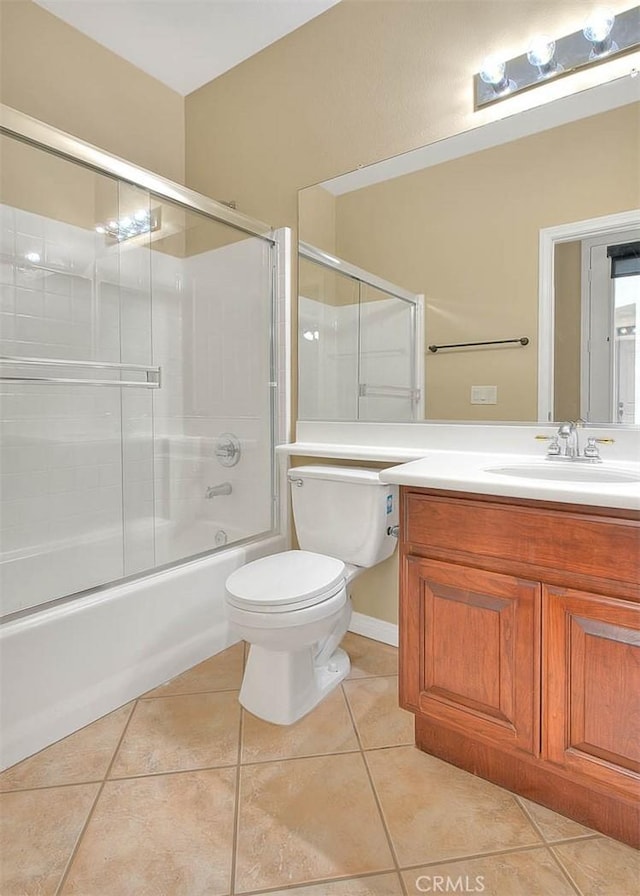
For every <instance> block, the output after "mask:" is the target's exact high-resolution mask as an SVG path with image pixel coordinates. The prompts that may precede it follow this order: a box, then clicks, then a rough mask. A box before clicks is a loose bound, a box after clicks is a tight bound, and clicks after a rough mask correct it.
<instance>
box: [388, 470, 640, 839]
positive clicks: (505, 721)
mask: <svg viewBox="0 0 640 896" xmlns="http://www.w3.org/2000/svg"><path fill="white" fill-rule="evenodd" d="M401 521H402V524H401V538H400V551H401V567H400V569H401V571H400V702H401V705H402V706H403V707H404V708H405V709H407V710H410V711H411V712H413V713H415V716H416V744H417V746H418V747H420V748H421V749H423V750H425V751H427V752H429V753H432V754H434V755H436V756H439V757H440V758H442V759H445V760H447V761H449V762H452V763H454V764H455V765H458V766H460V767H462V768H465V769H467V770H468V771H471V772H473V773H475V774H478V775H480V776H482V777H485V778H487V779H489V780H491V781H494V782H495V783H497V784H500V785H502V786H505V787H508V788H509V789H511V790H513V791H515V792H517V793H520V794H522V795H523V796H525V797H528V798H530V799H532V800H535V801H537V802H540V803H542V804H544V805H546V806H549V807H550V808H552V809H555V810H556V811H558V812H561V813H563V814H565V815H568V816H570V817H572V818H575V819H576V820H577V821H580V822H582V823H583V824H586V825H589V826H590V827H594V828H596V829H598V830H600V831H603V832H604V833H606V834H608V835H610V836H612V837H616V838H618V839H620V840H624V841H625V842H628V843H632V844H633V845H639V844H640V813H639V809H638V805H639V803H638V801H639V798H640V587H639V584H638V569H639V566H640V514H638V513H637V512H634V511H624V510H619V511H618V510H608V509H600V508H589V507H580V506H573V505H562V504H551V503H547V502H540V501H525V500H522V501H520V500H513V499H506V498H505V499H503V498H494V497H492V496H482V495H467V494H461V493H453V492H441V491H436V490H425V489H415V488H409V487H403V488H402V489H401Z"/></svg>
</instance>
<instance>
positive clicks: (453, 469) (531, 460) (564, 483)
mask: <svg viewBox="0 0 640 896" xmlns="http://www.w3.org/2000/svg"><path fill="white" fill-rule="evenodd" d="M520 465H522V466H523V467H525V469H524V470H523V475H520V474H519V470H518V468H519V466H520ZM552 465H553V466H552ZM556 465H557V466H556ZM500 467H504V468H507V469H509V470H511V472H510V473H509V474H505V473H499V472H495V470H496V468H500ZM526 467H528V468H529V470H530V471H533V472H534V473H536V472H540V474H541V476H543V477H545V478H538V477H537V476H536V475H531V474H530V473H529V472H528V471H527V469H526ZM590 467H591V465H590V464H580V467H579V466H578V463H576V462H572V461H554V460H546V459H545V458H544V456H542V457H541V456H540V455H539V454H536V455H532V454H526V455H525V454H522V455H518V454H512V453H509V454H498V453H495V452H491V453H481V452H473V451H429V452H426V453H425V454H424V456H423V457H421V458H420V459H419V460H413V461H410V462H409V463H403V464H400V465H399V466H395V467H389V468H387V469H385V470H381V471H380V480H381V481H382V482H385V483H394V484H397V485H413V486H416V487H417V488H435V489H443V490H446V491H456V492H476V493H478V494H484V495H498V496H502V497H508V498H528V499H533V500H538V501H558V502H560V503H565V504H587V505H593V506H595V507H617V508H624V509H631V510H640V463H637V462H632V461H617V460H616V461H615V463H608V462H605V463H603V464H597V465H596V464H594V465H593V468H594V471H595V472H594V475H607V472H609V471H611V473H612V475H615V473H616V472H617V471H619V472H620V473H621V474H622V475H627V476H629V479H628V480H625V481H623V482H602V481H600V482H592V481H574V480H571V481H569V480H568V479H567V480H565V479H562V478H558V479H555V478H554V479H548V478H546V475H548V474H549V472H550V471H551V475H554V476H555V475H557V476H562V473H561V470H563V469H566V470H567V476H571V475H579V473H581V471H582V470H585V476H588V475H590V473H589V468H590ZM514 468H515V475H514V472H513V471H514ZM556 470H557V473H556ZM634 475H635V476H636V477H637V480H636V481H633V479H632V477H633V476H634Z"/></svg>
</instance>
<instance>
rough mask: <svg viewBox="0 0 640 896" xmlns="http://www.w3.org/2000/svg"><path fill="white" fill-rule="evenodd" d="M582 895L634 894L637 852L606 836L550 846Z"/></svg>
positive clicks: (638, 878) (639, 888)
mask: <svg viewBox="0 0 640 896" xmlns="http://www.w3.org/2000/svg"><path fill="white" fill-rule="evenodd" d="M552 850H553V852H554V853H555V854H556V855H557V856H558V858H559V859H560V861H561V862H562V864H563V865H564V867H565V868H566V869H567V871H568V872H569V874H570V875H571V877H572V878H573V880H574V881H575V883H576V884H577V886H578V889H579V890H580V892H581V893H582V896H637V894H638V893H639V892H640V852H637V851H636V850H635V849H633V848H632V847H631V846H626V845H625V844H624V843H618V842H617V840H609V839H607V838H606V837H602V838H597V839H594V840H576V841H575V842H574V843H563V844H561V845H558V846H553V847H552Z"/></svg>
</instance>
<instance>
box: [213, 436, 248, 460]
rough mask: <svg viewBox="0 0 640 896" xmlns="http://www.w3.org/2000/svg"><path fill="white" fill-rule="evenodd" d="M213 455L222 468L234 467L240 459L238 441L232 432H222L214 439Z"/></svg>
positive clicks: (240, 450)
mask: <svg viewBox="0 0 640 896" xmlns="http://www.w3.org/2000/svg"><path fill="white" fill-rule="evenodd" d="M215 455H216V458H217V460H218V463H220V464H222V466H223V467H235V465H236V464H237V463H238V461H239V460H240V458H241V457H242V449H241V448H240V439H239V438H238V437H237V436H235V435H234V434H233V433H232V432H223V433H222V434H221V435H220V436H219V437H218V438H217V439H216V447H215Z"/></svg>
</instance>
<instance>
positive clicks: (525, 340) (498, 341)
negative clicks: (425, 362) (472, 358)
mask: <svg viewBox="0 0 640 896" xmlns="http://www.w3.org/2000/svg"><path fill="white" fill-rule="evenodd" d="M513 342H519V343H520V345H529V338H528V337H527V336H521V337H519V338H518V339H491V340H490V341H489V342H452V343H450V344H449V345H430V346H429V351H430V352H437V351H438V350H439V349H441V348H469V347H471V346H476V345H507V344H508V343H513Z"/></svg>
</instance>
